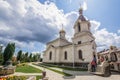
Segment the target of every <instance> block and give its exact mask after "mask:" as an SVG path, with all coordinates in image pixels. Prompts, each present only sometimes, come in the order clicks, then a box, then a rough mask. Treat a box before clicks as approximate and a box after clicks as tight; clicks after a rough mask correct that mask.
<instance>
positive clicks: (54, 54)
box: [43, 8, 96, 66]
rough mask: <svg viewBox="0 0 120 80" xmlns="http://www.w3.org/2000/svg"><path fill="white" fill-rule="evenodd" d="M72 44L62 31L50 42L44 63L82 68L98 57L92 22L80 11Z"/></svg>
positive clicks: (44, 55) (44, 56) (74, 27)
mask: <svg viewBox="0 0 120 80" xmlns="http://www.w3.org/2000/svg"><path fill="white" fill-rule="evenodd" d="M73 29H74V36H73V37H72V42H69V41H68V40H67V39H66V37H65V34H66V32H65V30H63V29H62V30H60V32H59V38H57V39H55V40H53V41H51V42H48V43H47V45H46V46H47V47H46V50H45V51H44V54H43V62H45V63H54V64H61V65H70V66H72V65H73V66H80V65H82V64H88V63H89V62H91V61H92V59H93V56H94V55H96V43H95V38H94V37H93V35H92V33H91V31H90V22H89V20H87V19H86V18H85V17H84V16H83V9H82V8H80V9H79V17H78V19H77V20H76V22H75V24H74V26H73Z"/></svg>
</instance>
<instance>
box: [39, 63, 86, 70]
mask: <svg viewBox="0 0 120 80" xmlns="http://www.w3.org/2000/svg"><path fill="white" fill-rule="evenodd" d="M41 65H45V66H49V67H54V68H60V69H63V70H70V71H87V69H84V68H71V67H62V66H56V65H51V64H41Z"/></svg>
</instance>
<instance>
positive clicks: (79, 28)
mask: <svg viewBox="0 0 120 80" xmlns="http://www.w3.org/2000/svg"><path fill="white" fill-rule="evenodd" d="M80 31H81V27H80V23H78V32H80Z"/></svg>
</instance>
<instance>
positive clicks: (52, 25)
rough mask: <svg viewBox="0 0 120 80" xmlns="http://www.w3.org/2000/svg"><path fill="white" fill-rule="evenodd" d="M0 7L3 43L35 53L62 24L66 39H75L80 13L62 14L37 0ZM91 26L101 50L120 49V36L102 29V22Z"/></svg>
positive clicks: (8, 0) (4, 2) (3, 0)
mask: <svg viewBox="0 0 120 80" xmlns="http://www.w3.org/2000/svg"><path fill="white" fill-rule="evenodd" d="M0 4H1V5H0V43H3V44H6V43H8V42H11V41H12V42H15V43H16V45H17V47H20V48H21V47H23V48H29V49H30V50H32V49H34V50H36V49H35V48H36V44H42V46H43V44H45V43H46V42H48V41H50V40H52V39H55V37H56V35H58V33H59V29H61V24H63V25H64V27H65V30H66V33H67V35H66V36H67V38H68V39H70V38H71V37H73V33H74V29H73V25H74V22H75V21H76V19H77V18H78V13H77V12H74V11H73V12H70V13H67V14H64V12H63V10H59V9H58V8H57V6H56V5H55V4H54V3H52V2H48V1H47V2H45V4H41V3H40V2H39V1H38V0H0ZM83 9H84V10H86V9H87V4H86V2H84V3H83ZM90 22H91V31H92V33H93V34H94V36H95V37H96V43H97V45H98V46H99V47H98V48H99V49H100V50H101V49H103V48H107V47H108V46H110V45H116V46H120V36H119V35H118V34H117V33H112V32H109V31H108V30H107V29H105V28H104V29H99V27H100V22H98V21H96V20H92V21H90ZM118 33H120V30H118ZM39 47H41V46H39ZM44 47H45V46H44ZM37 48H38V46H37Z"/></svg>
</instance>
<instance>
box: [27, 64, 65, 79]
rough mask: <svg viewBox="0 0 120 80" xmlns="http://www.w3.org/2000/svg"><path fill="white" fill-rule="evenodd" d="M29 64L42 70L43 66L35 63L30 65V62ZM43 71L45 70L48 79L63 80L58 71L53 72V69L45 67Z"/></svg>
mask: <svg viewBox="0 0 120 80" xmlns="http://www.w3.org/2000/svg"><path fill="white" fill-rule="evenodd" d="M29 65H30V66H33V67H35V68H38V69H40V70H44V68H42V67H39V66H36V65H32V64H29ZM45 71H46V77H48V78H49V80H64V79H63V75H61V74H58V73H56V72H53V71H51V70H48V69H45Z"/></svg>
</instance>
